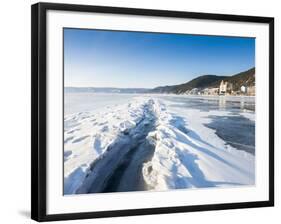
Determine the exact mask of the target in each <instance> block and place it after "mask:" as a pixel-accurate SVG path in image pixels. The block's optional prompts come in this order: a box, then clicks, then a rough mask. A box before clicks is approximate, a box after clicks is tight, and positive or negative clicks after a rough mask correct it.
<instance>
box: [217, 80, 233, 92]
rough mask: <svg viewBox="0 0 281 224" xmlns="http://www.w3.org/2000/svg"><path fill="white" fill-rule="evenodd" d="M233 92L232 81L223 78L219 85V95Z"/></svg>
mask: <svg viewBox="0 0 281 224" xmlns="http://www.w3.org/2000/svg"><path fill="white" fill-rule="evenodd" d="M231 93H232V83H230V82H227V81H223V80H221V83H220V87H219V95H226V94H231Z"/></svg>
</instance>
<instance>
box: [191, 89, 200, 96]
mask: <svg viewBox="0 0 281 224" xmlns="http://www.w3.org/2000/svg"><path fill="white" fill-rule="evenodd" d="M189 94H191V95H198V94H199V89H198V88H193V89H192V90H190V91H189Z"/></svg>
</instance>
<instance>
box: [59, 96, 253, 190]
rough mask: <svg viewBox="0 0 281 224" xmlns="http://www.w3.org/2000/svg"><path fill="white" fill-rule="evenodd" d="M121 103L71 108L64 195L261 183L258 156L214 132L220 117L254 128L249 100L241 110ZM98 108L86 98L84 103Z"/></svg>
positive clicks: (174, 102) (143, 100) (207, 102)
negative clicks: (257, 172) (239, 147)
mask: <svg viewBox="0 0 281 224" xmlns="http://www.w3.org/2000/svg"><path fill="white" fill-rule="evenodd" d="M67 97H73V95H72V96H67ZM95 97H97V96H95ZM99 97H103V96H99ZM118 97H119V98H120V99H118ZM122 97H123V95H122V94H117V96H115V99H114V100H111V101H110V102H109V103H106V101H102V99H101V102H102V103H101V104H95V109H94V107H93V106H87V105H85V104H84V103H83V102H80V101H81V99H83V97H82V98H79V99H75V100H76V102H77V104H76V106H75V109H71V108H70V109H68V110H67V111H68V112H67V113H66V114H65V116H64V193H65V194H77V193H96V192H110V191H130V190H168V189H180V188H204V187H230V186H231V187H233V186H241V185H253V184H255V156H254V154H253V153H248V152H247V151H245V150H241V149H238V148H236V147H234V144H230V143H229V142H228V139H227V138H226V139H224V137H223V136H220V135H219V134H218V133H217V130H216V129H215V128H212V127H210V126H208V125H210V124H212V122H213V121H214V119H215V118H222V119H227V118H230V117H234V118H239V119H240V118H244V119H247V120H248V121H249V124H251V125H254V120H255V113H254V112H253V111H250V110H248V109H249V108H247V102H248V101H247V100H246V103H245V104H246V106H245V105H244V103H243V105H242V106H243V108H242V109H237V108H236V107H237V105H238V106H241V105H240V104H241V102H240V101H239V98H235V99H231V100H226V101H227V102H225V99H221V98H220V99H218V98H214V99H201V98H193V99H191V98H188V97H185V96H184V97H180V96H163V95H135V94H131V95H127V96H125V97H123V98H122ZM111 99H112V98H111ZM117 99H118V100H117ZM68 100H69V99H68ZM221 100H222V102H220V101H221ZM70 101H71V100H70ZM70 101H68V102H70ZM95 102H96V101H94V100H93V102H91V100H90V99H87V103H86V104H91V103H92V104H94V103H95ZM229 102H230V104H229ZM233 102H234V103H233ZM250 103H253V99H252V98H251V99H250ZM202 105H203V106H202ZM214 105H219V106H218V108H216V107H215V106H214ZM69 106H70V105H68V107H69ZM250 106H251V105H250ZM79 107H80V108H81V111H79ZM244 107H246V109H245V108H244ZM85 108H89V109H85ZM220 122H223V120H222V121H220ZM251 122H252V123H251ZM230 128H231V127H230ZM249 130H252V129H249ZM252 134H254V133H252ZM234 140H235V139H234ZM234 140H232V141H234ZM237 144H238V145H239V144H245V143H243V142H242V143H241V142H239V143H237ZM251 147H254V146H251Z"/></svg>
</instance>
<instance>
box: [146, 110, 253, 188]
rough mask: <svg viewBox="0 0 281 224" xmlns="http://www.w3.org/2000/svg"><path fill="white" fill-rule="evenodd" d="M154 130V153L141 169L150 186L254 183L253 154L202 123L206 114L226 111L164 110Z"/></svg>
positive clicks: (179, 186) (182, 186)
mask: <svg viewBox="0 0 281 224" xmlns="http://www.w3.org/2000/svg"><path fill="white" fill-rule="evenodd" d="M160 107H162V109H161V112H160V113H159V114H158V116H159V125H158V126H157V128H156V131H154V132H152V133H150V138H151V140H152V141H154V142H155V144H156V148H155V153H154V156H153V158H152V160H151V161H149V162H147V163H146V164H145V165H144V168H143V174H144V178H145V181H146V183H147V184H148V185H149V187H150V188H151V189H155V190H166V189H175V188H176V189H177V188H198V187H213V186H217V187H223V186H237V185H252V184H254V183H255V173H254V170H255V160H254V156H253V155H251V154H248V153H246V152H244V151H239V150H236V149H234V148H232V147H231V146H229V145H226V144H225V142H224V141H223V140H222V139H220V138H219V137H218V136H217V135H216V134H215V131H214V130H212V129H209V128H207V127H206V126H204V124H207V123H208V122H210V119H209V118H207V116H208V115H226V114H228V112H225V111H209V112H202V111H199V110H193V109H187V110H182V109H175V108H169V110H168V109H166V110H165V109H164V106H163V105H162V106H160Z"/></svg>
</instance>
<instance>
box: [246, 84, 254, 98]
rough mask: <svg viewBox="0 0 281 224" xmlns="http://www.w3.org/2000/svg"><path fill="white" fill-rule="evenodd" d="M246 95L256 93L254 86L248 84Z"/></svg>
mask: <svg viewBox="0 0 281 224" xmlns="http://www.w3.org/2000/svg"><path fill="white" fill-rule="evenodd" d="M247 95H249V96H255V95H256V87H255V86H249V87H248V88H247Z"/></svg>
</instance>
